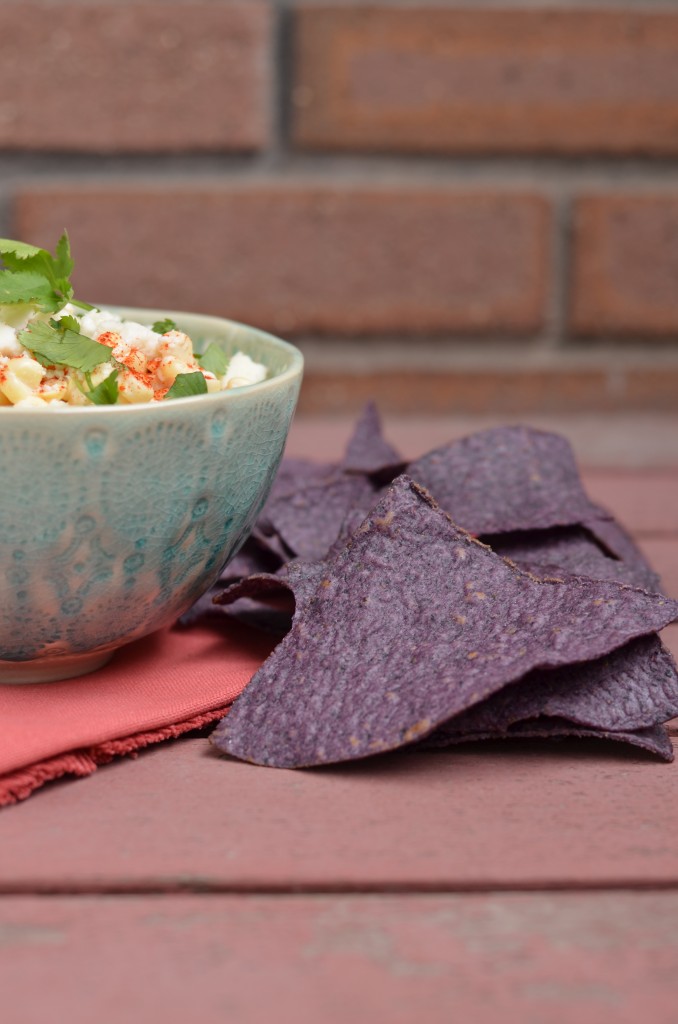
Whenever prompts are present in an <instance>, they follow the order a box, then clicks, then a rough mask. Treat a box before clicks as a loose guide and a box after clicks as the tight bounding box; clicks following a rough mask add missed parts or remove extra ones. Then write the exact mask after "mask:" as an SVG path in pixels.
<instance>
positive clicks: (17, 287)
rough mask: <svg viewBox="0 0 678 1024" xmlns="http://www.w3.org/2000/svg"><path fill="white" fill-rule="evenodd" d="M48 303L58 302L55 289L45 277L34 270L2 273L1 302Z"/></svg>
mask: <svg viewBox="0 0 678 1024" xmlns="http://www.w3.org/2000/svg"><path fill="white" fill-rule="evenodd" d="M15 302H30V303H34V302H37V303H40V304H43V303H46V304H48V305H49V306H50V307H51V306H52V304H53V303H54V302H58V299H57V296H56V295H55V294H54V290H53V289H52V287H51V285H50V284H49V282H48V281H46V280H45V278H44V277H43V276H42V275H41V274H38V273H36V272H35V271H32V270H16V271H11V272H7V271H6V272H5V273H4V274H0V303H1V304H2V305H12V304H14V303H15Z"/></svg>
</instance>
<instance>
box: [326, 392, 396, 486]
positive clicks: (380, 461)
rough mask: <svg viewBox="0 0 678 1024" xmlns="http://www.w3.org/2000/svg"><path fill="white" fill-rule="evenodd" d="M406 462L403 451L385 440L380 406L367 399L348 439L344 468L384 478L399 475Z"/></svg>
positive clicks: (346, 470) (348, 471)
mask: <svg viewBox="0 0 678 1024" xmlns="http://www.w3.org/2000/svg"><path fill="white" fill-rule="evenodd" d="M405 465H406V460H405V459H403V457H402V455H401V454H400V452H397V451H396V450H395V448H392V447H391V445H390V444H389V443H388V441H386V440H384V436H383V433H382V429H381V417H380V416H379V412H378V410H377V407H376V405H375V404H374V402H368V403H367V405H366V406H365V408H364V409H363V411H362V414H361V415H360V417H359V419H358V422H357V423H356V425H355V428H354V431H353V435H352V437H351V439H350V441H349V442H348V446H347V448H346V454H345V455H344V459H343V462H342V464H341V468H342V469H343V470H344V472H346V473H365V474H366V475H368V476H375V477H378V478H379V479H380V480H382V481H384V480H392V479H393V478H394V477H395V476H398V474H399V473H401V472H402V470H403V469H404V468H405Z"/></svg>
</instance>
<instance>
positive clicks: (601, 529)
mask: <svg viewBox="0 0 678 1024" xmlns="http://www.w3.org/2000/svg"><path fill="white" fill-rule="evenodd" d="M597 511H598V514H597V515H595V516H592V517H591V518H590V519H585V520H583V521H582V526H584V527H585V528H586V529H587V530H588V531H589V533H591V534H592V535H593V536H594V537H595V539H596V540H597V542H598V543H599V544H600V545H601V546H602V547H603V548H604V549H605V550H607V551H608V552H609V553H610V555H612V557H613V558H618V559H619V560H620V561H621V562H623V563H624V564H625V565H627V566H629V567H631V568H632V569H636V570H638V571H639V572H642V571H643V570H649V571H650V572H652V569H651V568H650V566H649V564H648V562H647V559H646V558H645V555H644V554H643V553H642V551H641V550H640V548H639V547H638V546H637V544H636V543H635V541H633V540H632V539H631V537H630V536H629V535H628V533H627V532H626V530H625V529H624V528H623V526H621V525H620V524H619V523H618V522H617V520H616V519H615V518H614V516H612V515H611V514H610V513H609V512H605V510H604V509H598V510H597ZM653 575H654V576H655V578H656V579H657V581H658V577H656V574H654V573H653Z"/></svg>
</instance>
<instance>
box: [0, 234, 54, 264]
mask: <svg viewBox="0 0 678 1024" xmlns="http://www.w3.org/2000/svg"><path fill="white" fill-rule="evenodd" d="M44 254H45V249H39V248H38V247H37V245H29V244H28V242H15V241H13V240H12V239H11V238H0V256H2V261H3V263H4V264H5V266H6V267H9V269H10V270H21V269H24V270H25V269H26V264H25V261H26V260H30V259H34V258H35V257H36V256H41V255H44ZM47 255H48V256H49V253H47Z"/></svg>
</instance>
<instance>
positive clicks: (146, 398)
mask: <svg viewBox="0 0 678 1024" xmlns="http://www.w3.org/2000/svg"><path fill="white" fill-rule="evenodd" d="M118 389H119V396H120V401H121V402H126V403H127V404H128V405H136V403H137V402H150V401H151V399H152V398H153V388H151V387H149V386H148V384H145V383H144V381H142V380H140V379H139V378H138V377H135V376H134V374H133V373H121V374H120V377H119V378H118Z"/></svg>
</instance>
